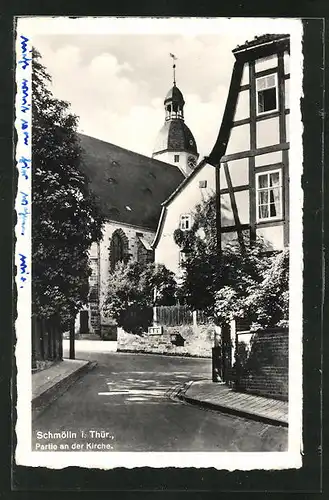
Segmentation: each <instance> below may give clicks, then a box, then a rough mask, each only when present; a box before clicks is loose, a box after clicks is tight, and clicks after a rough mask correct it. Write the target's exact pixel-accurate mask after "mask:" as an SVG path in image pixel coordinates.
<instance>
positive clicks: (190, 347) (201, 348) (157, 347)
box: [117, 325, 214, 358]
mask: <svg viewBox="0 0 329 500" xmlns="http://www.w3.org/2000/svg"><path fill="white" fill-rule="evenodd" d="M173 334H180V335H181V336H182V337H183V339H184V340H185V342H184V345H174V344H173V343H172V337H171V335H173ZM213 345H214V326H213V325H197V326H195V325H183V326H164V327H163V333H162V334H160V335H151V334H148V333H145V334H143V335H141V336H140V335H134V334H132V333H127V332H125V331H124V330H122V328H118V344H117V351H119V352H120V351H121V352H141V353H152V354H167V355H171V356H195V357H203V358H210V357H211V348H212V347H213Z"/></svg>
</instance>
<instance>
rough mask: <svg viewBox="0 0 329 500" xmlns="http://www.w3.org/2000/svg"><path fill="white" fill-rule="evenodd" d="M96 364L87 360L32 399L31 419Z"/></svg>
mask: <svg viewBox="0 0 329 500" xmlns="http://www.w3.org/2000/svg"><path fill="white" fill-rule="evenodd" d="M96 366H97V362H96V361H88V362H87V363H86V364H84V365H82V366H80V367H79V368H78V369H77V370H75V371H74V372H72V373H70V374H69V375H67V377H65V378H63V379H61V380H59V381H58V382H57V383H56V384H54V385H53V386H52V387H50V388H49V389H47V390H46V391H44V392H42V393H41V394H39V396H37V397H35V398H34V399H32V420H35V419H36V418H37V417H38V416H39V415H40V413H42V412H43V410H45V409H46V408H47V407H48V406H49V405H50V404H51V403H53V402H54V401H55V400H56V399H57V398H59V397H60V396H61V395H62V394H64V392H66V391H67V390H68V389H69V388H70V387H71V386H72V385H73V384H74V383H75V382H76V381H77V380H78V379H79V378H80V377H82V376H83V375H84V374H85V373H87V372H89V371H90V370H93V369H94V368H95V367H96Z"/></svg>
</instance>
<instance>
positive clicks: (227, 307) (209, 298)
mask: <svg viewBox="0 0 329 500" xmlns="http://www.w3.org/2000/svg"><path fill="white" fill-rule="evenodd" d="M215 204H216V199H215V195H213V196H212V197H210V198H209V199H208V200H206V201H204V202H203V203H201V204H200V205H198V206H197V207H196V209H195V213H194V222H193V226H192V228H191V230H190V231H181V230H180V229H177V230H176V231H175V233H174V239H175V241H176V243H177V244H178V245H179V246H180V247H181V249H182V250H183V251H185V253H186V260H185V262H184V263H183V264H182V268H183V270H184V273H183V278H182V283H181V288H180V291H179V296H180V297H181V299H182V298H183V299H184V300H185V301H186V303H187V304H188V305H190V306H191V308H193V309H202V310H204V311H205V312H206V313H207V314H208V315H209V316H212V317H214V318H215V319H216V321H217V323H218V324H225V323H227V322H228V321H230V320H231V319H233V318H237V317H246V316H248V317H249V318H251V319H252V321H254V323H255V324H256V323H257V321H258V323H259V324H261V325H263V326H265V325H267V324H271V325H272V324H273V323H275V324H277V323H278V322H279V321H280V318H281V317H282V315H285V314H286V311H287V303H286V302H287V300H288V288H287V276H286V275H285V274H284V273H281V274H280V272H279V270H278V268H277V267H275V266H276V264H275V263H276V262H277V261H276V258H274V257H273V256H271V254H270V253H269V248H268V247H267V245H266V243H265V242H264V241H263V240H262V239H258V240H257V241H256V242H250V241H248V239H247V238H246V237H245V236H244V243H245V244H244V245H243V246H241V245H240V244H239V242H237V241H236V240H234V241H231V242H227V243H226V244H225V245H223V248H222V252H221V255H219V252H218V250H217V238H216V206H215ZM285 255H286V254H285ZM273 266H274V267H273ZM270 276H275V277H276V281H274V282H273V280H272V279H271V278H270ZM274 283H276V284H274ZM260 296H262V300H261V299H260ZM277 299H280V300H279V301H278V302H277V303H276V300H277ZM281 300H282V301H283V302H284V303H283V302H282V303H281V302H280V301H281ZM256 305H257V306H256ZM270 316H271V318H272V319H271V321H270V318H269V317H270ZM265 318H267V320H266V321H265Z"/></svg>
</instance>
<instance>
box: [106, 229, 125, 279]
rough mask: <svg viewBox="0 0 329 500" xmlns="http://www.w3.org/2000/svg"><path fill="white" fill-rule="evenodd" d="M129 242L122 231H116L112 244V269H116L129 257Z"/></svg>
mask: <svg viewBox="0 0 329 500" xmlns="http://www.w3.org/2000/svg"><path fill="white" fill-rule="evenodd" d="M127 246H128V240H127V237H126V235H125V234H124V232H123V231H121V230H116V231H114V233H113V235H112V238H111V244H110V267H111V271H113V270H114V269H115V266H116V265H117V263H118V262H122V261H124V260H126V259H127V257H128V248H127Z"/></svg>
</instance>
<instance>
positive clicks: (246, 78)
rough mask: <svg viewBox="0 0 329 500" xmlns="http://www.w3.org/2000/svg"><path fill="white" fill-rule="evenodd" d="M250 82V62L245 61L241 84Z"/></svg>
mask: <svg viewBox="0 0 329 500" xmlns="http://www.w3.org/2000/svg"><path fill="white" fill-rule="evenodd" d="M248 84H249V63H245V64H244V66H243V72H242V78H241V85H248Z"/></svg>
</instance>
